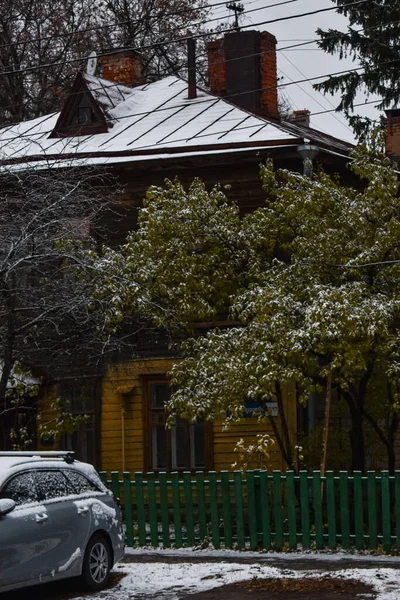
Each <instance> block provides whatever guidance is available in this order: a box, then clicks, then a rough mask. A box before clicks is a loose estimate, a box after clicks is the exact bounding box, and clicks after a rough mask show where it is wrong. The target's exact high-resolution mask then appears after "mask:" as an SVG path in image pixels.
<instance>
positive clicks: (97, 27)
mask: <svg viewBox="0 0 400 600" xmlns="http://www.w3.org/2000/svg"><path fill="white" fill-rule="evenodd" d="M222 5H223V6H224V7H225V5H226V1H225V2H218V3H216V4H215V5H214V6H222ZM212 8H213V6H205V7H201V6H199V7H195V6H194V7H193V8H185V9H181V10H178V11H174V12H170V13H165V14H161V16H162V18H163V19H165V18H166V17H174V16H179V15H181V14H184V13H192V12H195V11H200V10H204V11H208V10H211V9H212ZM160 12H161V11H160ZM159 19H160V14H159V15H157V16H156V17H154V19H153V20H159ZM211 21H214V19H211V20H210V21H204V22H203V23H204V24H206V23H208V22H211ZM139 23H141V20H140V19H138V20H133V21H131V20H128V21H120V22H115V23H109V24H105V25H95V26H93V27H88V28H86V29H77V30H76V31H68V32H66V33H56V34H53V35H50V36H43V37H37V38H32V39H29V40H24V41H22V40H21V41H20V42H10V43H9V44H2V45H0V50H1V49H3V48H10V47H14V46H21V45H22V46H24V45H26V44H33V43H35V42H44V41H46V42H48V41H49V40H53V39H59V38H63V37H71V36H73V35H80V34H82V33H89V32H91V31H97V30H101V29H108V28H110V27H121V26H123V25H128V24H139ZM200 23H202V22H200Z"/></svg>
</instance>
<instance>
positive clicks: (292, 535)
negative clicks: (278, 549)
mask: <svg viewBox="0 0 400 600" xmlns="http://www.w3.org/2000/svg"><path fill="white" fill-rule="evenodd" d="M286 491H287V512H288V523H289V548H290V550H295V549H296V548H297V523H296V495H295V493H294V473H293V471H287V472H286Z"/></svg>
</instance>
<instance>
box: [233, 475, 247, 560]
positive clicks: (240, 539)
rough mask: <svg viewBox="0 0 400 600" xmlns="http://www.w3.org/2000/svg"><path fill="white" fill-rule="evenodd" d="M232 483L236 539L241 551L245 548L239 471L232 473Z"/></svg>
mask: <svg viewBox="0 0 400 600" xmlns="http://www.w3.org/2000/svg"><path fill="white" fill-rule="evenodd" d="M233 482H234V486H235V487H234V489H235V520H236V538H237V545H238V548H239V549H240V550H241V549H242V548H244V546H245V541H244V521H243V496H242V474H241V472H240V471H235V472H234V473H233Z"/></svg>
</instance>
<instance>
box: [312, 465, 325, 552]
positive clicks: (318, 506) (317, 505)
mask: <svg viewBox="0 0 400 600" xmlns="http://www.w3.org/2000/svg"><path fill="white" fill-rule="evenodd" d="M313 499H314V525H315V547H316V548H317V550H321V548H323V547H324V530H323V523H322V498H321V473H320V472H319V471H314V473H313Z"/></svg>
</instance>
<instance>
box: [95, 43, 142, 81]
mask: <svg viewBox="0 0 400 600" xmlns="http://www.w3.org/2000/svg"><path fill="white" fill-rule="evenodd" d="M100 70H101V76H102V77H103V78H104V79H108V81H113V82H114V83H121V84H122V85H126V86H128V87H135V86H136V85H141V84H143V83H144V80H143V77H142V71H143V60H142V56H141V54H139V52H135V51H134V50H131V51H125V52H115V53H110V54H105V55H104V56H101V57H100Z"/></svg>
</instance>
